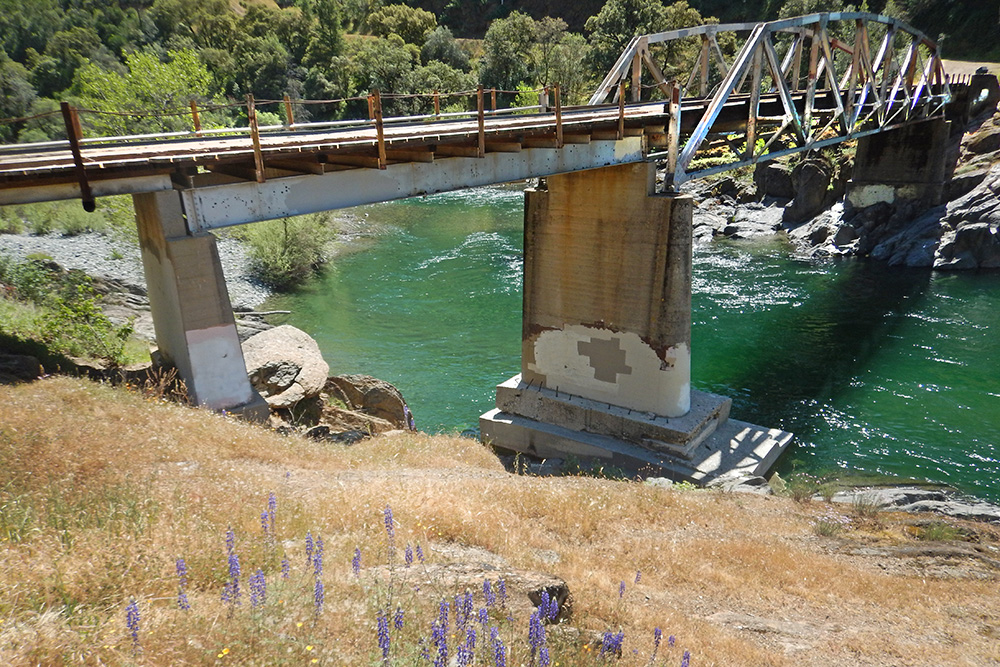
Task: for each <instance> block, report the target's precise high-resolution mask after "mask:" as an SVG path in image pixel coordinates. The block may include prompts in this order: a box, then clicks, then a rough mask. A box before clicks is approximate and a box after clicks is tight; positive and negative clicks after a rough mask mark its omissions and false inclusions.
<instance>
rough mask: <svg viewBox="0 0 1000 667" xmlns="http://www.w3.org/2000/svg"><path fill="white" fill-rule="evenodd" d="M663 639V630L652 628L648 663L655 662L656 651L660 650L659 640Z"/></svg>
mask: <svg viewBox="0 0 1000 667" xmlns="http://www.w3.org/2000/svg"><path fill="white" fill-rule="evenodd" d="M661 639H663V630H660V629H659V628H653V654H652V655H651V656H649V664H651V665H652V664H653V663H654V662H656V653H657V652H658V651H659V650H660V640H661Z"/></svg>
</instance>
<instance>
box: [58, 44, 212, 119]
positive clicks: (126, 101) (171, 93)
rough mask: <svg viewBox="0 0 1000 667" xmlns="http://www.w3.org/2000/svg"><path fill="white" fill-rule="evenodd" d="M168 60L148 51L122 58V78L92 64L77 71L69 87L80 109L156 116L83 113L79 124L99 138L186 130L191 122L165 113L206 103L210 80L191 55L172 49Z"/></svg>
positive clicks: (196, 57) (196, 59)
mask: <svg viewBox="0 0 1000 667" xmlns="http://www.w3.org/2000/svg"><path fill="white" fill-rule="evenodd" d="M168 57H169V61H168V62H162V61H161V60H160V59H159V58H158V57H157V56H156V54H155V52H153V51H152V50H150V49H146V50H143V51H137V52H135V53H130V54H128V55H127V56H125V65H126V67H127V69H128V71H127V72H126V73H124V74H121V73H119V72H117V71H113V70H107V69H104V68H103V67H101V66H100V65H95V64H93V63H89V64H87V65H84V66H83V67H81V68H80V69H79V70H77V73H76V79H75V81H74V83H73V88H74V90H75V92H76V93H77V94H78V95H79V98H80V103H81V105H82V106H84V107H86V108H90V109H97V110H100V111H106V112H113V113H115V114H119V113H121V112H151V113H153V114H159V115H143V116H142V117H136V116H121V115H87V116H85V117H84V118H83V119H81V120H84V121H85V122H86V123H87V125H88V126H89V127H90V128H92V129H93V131H95V132H97V133H98V134H103V135H116V134H139V133H147V132H163V131H176V130H186V129H190V127H191V121H190V118H189V117H187V116H186V115H183V114H182V115H179V116H173V115H166V114H171V113H176V112H183V111H184V110H185V109H186V108H187V106H188V102H189V101H190V100H192V99H195V100H199V101H203V102H204V101H207V100H210V99H211V98H212V92H213V91H212V76H211V74H209V72H208V69H207V68H206V67H205V65H204V63H202V61H201V59H200V58H199V57H198V54H197V53H195V52H194V51H191V50H186V51H172V52H170V53H169V54H168ZM205 120H206V121H208V119H207V118H206V119H205ZM205 124H206V125H207V124H209V123H208V122H206V123H205Z"/></svg>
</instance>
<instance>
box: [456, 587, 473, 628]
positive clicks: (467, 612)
mask: <svg viewBox="0 0 1000 667" xmlns="http://www.w3.org/2000/svg"><path fill="white" fill-rule="evenodd" d="M475 608H476V601H475V598H474V597H473V596H472V593H471V592H470V591H466V592H465V595H464V596H463V598H462V625H463V626H465V625H466V624H468V622H469V621H471V620H472V614H473V612H474V611H475ZM456 613H457V612H456Z"/></svg>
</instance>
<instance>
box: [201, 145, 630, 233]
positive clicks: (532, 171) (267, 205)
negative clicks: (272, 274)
mask: <svg viewBox="0 0 1000 667" xmlns="http://www.w3.org/2000/svg"><path fill="white" fill-rule="evenodd" d="M645 159H646V155H645V154H644V152H643V137H641V136H626V137H624V138H622V139H618V140H603V141H600V140H593V141H591V142H590V143H586V144H566V145H564V146H563V147H562V148H559V149H553V148H525V149H522V150H521V151H520V152H518V153H487V154H486V155H485V156H484V157H482V158H437V159H435V160H434V161H433V162H428V163H424V162H409V163H401V164H390V165H388V166H387V167H386V168H385V169H381V170H379V169H349V170H345V171H333V172H329V173H326V174H322V175H302V176H289V177H285V178H279V179H273V180H269V181H266V182H264V183H255V182H249V181H248V182H241V183H232V184H226V185H213V186H205V187H197V188H191V189H186V190H183V191H182V194H183V196H184V208H185V211H186V214H187V218H188V228H189V230H190V231H191V232H192V233H196V232H199V231H203V230H209V229H217V228H220V227H229V226H232V225H240V224H244V223H248V222H257V221H260V220H271V219H275V218H283V217H287V216H293V215H304V214H307V213H318V212H320V211H330V210H334V209H341V208H349V207H352V206H360V205H362V204H373V203H377V202H382V201H389V200H393V199H405V198H407V197H417V196H421V195H428V194H434V193H438V192H448V191H451V190H460V189H464V188H472V187H479V186H483V185H492V184H495V183H508V182H511V181H520V180H525V179H528V178H536V177H544V176H551V175H553V174H562V173H566V172H572V171H583V170H585V169H596V168H599V167H606V166H609V165H616V164H625V163H631V162H641V161H643V160H645Z"/></svg>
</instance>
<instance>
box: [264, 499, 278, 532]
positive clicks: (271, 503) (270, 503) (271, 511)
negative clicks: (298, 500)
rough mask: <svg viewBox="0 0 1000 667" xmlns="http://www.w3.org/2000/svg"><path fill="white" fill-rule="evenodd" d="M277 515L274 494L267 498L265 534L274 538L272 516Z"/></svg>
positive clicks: (276, 503) (276, 500)
mask: <svg viewBox="0 0 1000 667" xmlns="http://www.w3.org/2000/svg"><path fill="white" fill-rule="evenodd" d="M277 513H278V497H277V496H275V495H274V493H273V492H272V493H270V494H268V496H267V529H268V530H267V532H268V533H269V534H270V536H271V537H272V538H274V515H275V514H277Z"/></svg>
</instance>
